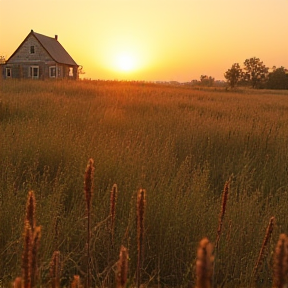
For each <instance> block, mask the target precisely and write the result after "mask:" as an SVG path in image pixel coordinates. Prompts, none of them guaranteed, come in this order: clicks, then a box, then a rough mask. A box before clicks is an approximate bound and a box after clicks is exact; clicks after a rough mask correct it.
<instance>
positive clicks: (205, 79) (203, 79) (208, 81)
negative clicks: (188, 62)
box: [200, 75, 215, 87]
mask: <svg viewBox="0 0 288 288" xmlns="http://www.w3.org/2000/svg"><path fill="white" fill-rule="evenodd" d="M214 81H215V79H214V78H213V77H211V76H207V75H201V76H200V83H201V85H202V86H208V87H210V86H213V84H214Z"/></svg>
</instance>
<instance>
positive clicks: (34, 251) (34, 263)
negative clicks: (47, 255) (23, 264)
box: [31, 226, 41, 287]
mask: <svg viewBox="0 0 288 288" xmlns="http://www.w3.org/2000/svg"><path fill="white" fill-rule="evenodd" d="M40 239H41V227H40V226H37V227H35V229H34V233H33V238H32V247H31V287H35V286H36V283H37V280H38V251H39V245H40Z"/></svg>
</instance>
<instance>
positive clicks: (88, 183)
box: [84, 159, 95, 288]
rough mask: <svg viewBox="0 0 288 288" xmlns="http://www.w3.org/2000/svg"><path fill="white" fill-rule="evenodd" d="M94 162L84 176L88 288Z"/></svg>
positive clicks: (87, 280) (89, 164) (91, 160)
mask: <svg viewBox="0 0 288 288" xmlns="http://www.w3.org/2000/svg"><path fill="white" fill-rule="evenodd" d="M93 165H94V161H93V159H89V161H88V164H87V167H86V170H85V176H84V193H85V198H86V216H87V243H86V247H87V279H86V285H87V287H86V288H89V287H90V286H91V268H90V239H91V224H90V221H91V203H92V196H93V189H94V183H93V180H94V179H93V176H94V169H95V168H94V166H93Z"/></svg>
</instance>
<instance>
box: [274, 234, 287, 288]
mask: <svg viewBox="0 0 288 288" xmlns="http://www.w3.org/2000/svg"><path fill="white" fill-rule="evenodd" d="M287 246H288V238H287V235H285V234H281V235H280V236H279V240H278V242H277V245H276V248H275V253H274V261H273V287H275V288H284V287H287V284H288V283H287V282H288V281H287V280H288V279H287V270H288V268H287V265H288V262H287V258H288V250H287Z"/></svg>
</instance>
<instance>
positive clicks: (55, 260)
mask: <svg viewBox="0 0 288 288" xmlns="http://www.w3.org/2000/svg"><path fill="white" fill-rule="evenodd" d="M60 270H61V267H60V252H59V251H54V253H53V256H52V260H51V262H50V281H51V288H59V287H60Z"/></svg>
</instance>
